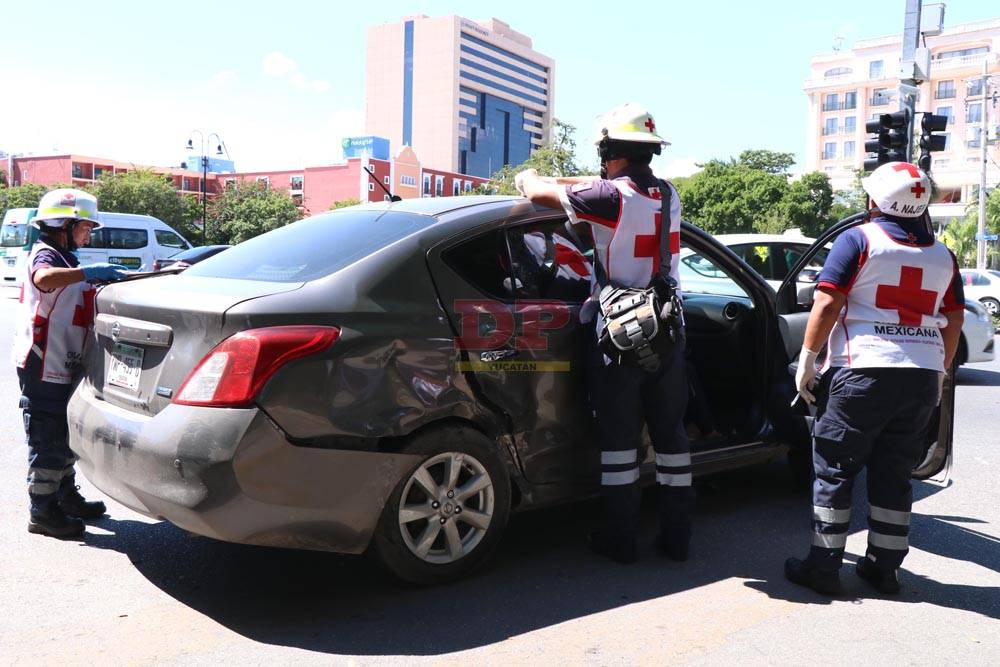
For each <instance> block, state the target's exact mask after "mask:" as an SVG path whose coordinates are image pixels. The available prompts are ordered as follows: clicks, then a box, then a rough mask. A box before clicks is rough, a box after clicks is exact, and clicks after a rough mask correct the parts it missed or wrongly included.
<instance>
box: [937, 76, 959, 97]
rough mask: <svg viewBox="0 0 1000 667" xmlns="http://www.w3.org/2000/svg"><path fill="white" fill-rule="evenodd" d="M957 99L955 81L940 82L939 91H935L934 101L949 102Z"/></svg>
mask: <svg viewBox="0 0 1000 667" xmlns="http://www.w3.org/2000/svg"><path fill="white" fill-rule="evenodd" d="M953 97H955V81H954V80H952V79H949V80H948V81H938V85H937V90H935V91H934V99H936V100H949V99H951V98H953Z"/></svg>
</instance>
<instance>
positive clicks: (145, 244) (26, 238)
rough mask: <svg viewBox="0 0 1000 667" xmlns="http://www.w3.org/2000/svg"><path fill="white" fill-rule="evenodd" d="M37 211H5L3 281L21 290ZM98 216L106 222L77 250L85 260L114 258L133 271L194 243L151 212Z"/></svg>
mask: <svg viewBox="0 0 1000 667" xmlns="http://www.w3.org/2000/svg"><path fill="white" fill-rule="evenodd" d="M34 215H35V209H33V208H13V209H10V210H8V211H7V212H6V213H5V214H4V218H3V226H2V227H0V279H2V280H0V282H2V284H3V286H4V287H9V288H17V289H18V291H19V289H20V287H21V276H22V275H24V273H23V272H24V262H25V261H26V260H27V258H28V253H30V252H31V245H32V244H33V243H34V242H35V239H36V238H38V230H37V229H35V228H34V227H32V226H31V224H30V223H31V218H33V217H34ZM98 219H99V220H100V221H101V224H102V225H103V226H102V227H101V228H100V229H96V230H94V232H93V233H92V234H91V236H90V244H89V245H88V246H85V247H83V248H80V249H79V250H78V251H77V256H78V257H79V258H80V263H81V264H93V263H95V262H111V263H113V264H121V265H122V266H125V267H127V268H128V269H129V270H131V271H152V270H153V262H154V261H155V260H158V259H166V258H167V257H170V256H171V255H175V254H177V253H179V252H181V251H182V250H187V249H189V248H190V247H191V244H190V243H188V241H187V239H185V238H184V237H183V236H181V235H180V234H178V233H177V232H176V231H174V230H173V229H171V228H170V226H169V225H167V223H165V222H163V221H162V220H158V219H157V218H154V217H152V216H149V215H137V214H134V213H99V214H98ZM11 294H12V291H8V295H11ZM16 295H17V294H16V293H13V296H16Z"/></svg>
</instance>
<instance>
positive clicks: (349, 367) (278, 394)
mask: <svg viewBox="0 0 1000 667" xmlns="http://www.w3.org/2000/svg"><path fill="white" fill-rule="evenodd" d="M564 222H565V217H564V216H563V215H562V214H561V213H559V212H557V211H548V210H540V209H536V208H535V207H533V206H531V205H530V204H528V203H527V202H526V201H525V200H523V199H519V198H507V197H457V198H441V199H423V200H409V201H404V202H398V203H392V204H372V205H365V206H360V207H354V208H350V209H343V210H341V211H336V212H332V213H329V214H324V215H320V216H315V217H313V218H309V219H306V220H303V221H300V222H298V223H295V224H293V225H290V226H288V227H285V228H281V229H278V230H275V231H274V232H270V233H268V234H265V235H263V236H261V237H257V238H256V239H252V240H251V241H248V242H246V243H243V244H240V245H238V246H235V247H233V248H232V249H230V250H228V251H227V252H225V253H222V254H220V255H217V256H215V257H212V258H210V259H208V260H206V261H204V262H202V263H200V264H198V265H196V266H193V267H191V268H190V269H187V270H186V271H184V272H183V273H181V274H178V275H162V276H154V277H149V278H145V279H142V280H135V281H129V282H123V283H119V284H115V285H110V286H107V287H105V288H104V289H103V290H102V291H101V292H100V294H99V295H98V297H97V301H96V308H97V314H96V320H95V324H94V329H93V332H92V338H91V341H90V344H89V345H88V350H87V352H86V355H85V356H86V358H85V364H86V370H85V376H84V379H83V380H82V382H81V383H80V385H79V386H78V387H77V389H76V391H75V393H74V395H73V398H72V400H71V402H70V407H69V419H70V431H71V436H70V440H71V447H72V449H73V450H74V452H75V453H76V454H77V455H78V456H79V457H80V464H79V465H80V466H81V469H82V470H83V472H84V473H85V474H86V476H87V477H88V478H89V479H90V480H91V481H92V482H93V483H94V484H95V485H96V486H97V487H98V488H100V489H102V490H103V491H104V492H106V493H107V494H108V495H110V496H111V497H113V498H115V499H116V500H118V501H120V502H121V503H122V504H124V505H126V506H128V507H130V508H132V509H134V510H136V511H139V512H141V513H143V514H146V515H148V516H152V517H157V518H162V519H166V520H168V521H170V522H172V523H174V524H176V525H178V526H180V527H181V528H184V529H186V530H188V531H191V532H193V533H197V534H200V535H206V536H209V537H214V538H217V539H222V540H227V541H233V542H241V543H248V544H259V545H271V546H282V547H295V548H308V549H319V550H328V551H336V552H342V553H361V552H364V551H366V550H368V549H369V548H370V547H371V546H372V545H373V543H374V545H375V547H376V551H378V552H379V554H380V555H381V556H382V557H383V562H386V564H387V565H388V566H389V568H390V570H392V571H393V572H395V573H396V574H397V575H399V576H402V577H403V578H405V579H409V580H411V581H418V582H430V581H441V580H444V579H448V578H453V577H455V576H461V575H463V574H465V573H466V572H468V570H469V569H471V568H472V567H474V566H475V565H477V564H479V563H480V562H482V561H483V560H484V559H485V558H486V557H487V556H488V555H489V552H490V551H491V550H492V548H493V547H494V546H495V545H496V542H497V541H498V540H499V537H500V534H501V533H502V530H503V526H504V524H505V523H506V520H507V516H508V513H509V511H510V510H511V509H524V508H530V507H538V506H542V505H547V504H552V503H557V502H566V501H571V500H574V499H579V498H582V497H586V496H588V495H592V494H593V493H595V492H596V490H597V486H596V484H597V480H598V474H597V470H598V469H599V454H598V452H599V447H598V443H597V442H596V439H595V436H594V433H595V429H594V428H593V424H592V414H591V411H590V408H589V406H588V403H587V396H586V391H585V383H584V379H583V376H584V373H585V359H586V348H587V344H588V340H589V338H590V337H591V336H592V331H591V330H590V325H583V324H580V322H579V317H578V315H579V309H580V306H581V304H582V302H583V300H584V299H585V298H586V296H587V294H588V293H589V264H588V259H587V258H588V254H587V249H586V248H576V247H575V246H573V245H572V243H571V242H570V241H569V237H568V236H567V235H565V234H564V233H563V232H562V231H561V230H562V229H563V227H562V225H563V223H564ZM682 241H683V243H684V244H685V245H686V246H687V247H689V248H691V249H692V250H693V251H694V252H697V253H699V254H700V255H701V256H702V257H704V258H705V261H707V262H710V263H711V264H712V265H713V266H714V267H715V268H716V269H717V270H718V271H720V272H721V273H724V274H725V275H726V276H727V277H728V279H729V280H728V281H725V282H730V281H731V282H733V283H735V284H737V285H738V286H739V288H740V292H741V293H740V294H724V293H723V294H712V293H691V294H688V293H686V294H685V309H686V312H687V330H688V340H689V345H690V347H691V357H692V364H693V365H694V367H695V368H696V369H697V371H698V373H699V374H700V376H701V380H702V384H703V385H704V393H705V394H706V396H707V401H708V407H709V408H710V409H711V411H712V412H713V414H714V417H715V420H716V423H717V424H718V425H719V431H720V432H721V435H718V436H713V437H711V438H703V439H696V440H694V441H693V445H692V451H693V462H694V468H695V473H696V474H704V473H707V472H713V471H718V470H724V469H729V468H734V467H739V466H744V465H749V464H753V463H759V462H762V461H766V460H768V459H770V458H773V457H775V456H778V455H783V454H784V453H785V452H786V451H787V450H788V447H789V446H797V447H807V446H808V428H807V426H806V423H805V420H804V419H803V418H802V417H797V416H795V415H793V414H792V413H791V411H790V410H789V408H788V405H789V402H790V401H791V398H792V397H793V396H794V389H793V387H792V383H791V376H790V375H789V373H788V362H789V359H791V358H794V357H795V355H796V353H797V350H798V347H799V346H800V345H801V337H802V331H803V329H804V323H805V317H806V315H807V313H806V312H803V311H802V309H801V307H799V306H798V305H797V304H796V303H795V302H796V299H795V297H794V289H795V286H794V285H792V286H791V288H790V290H789V291H790V292H791V293H792V297H791V298H790V299H786V300H785V303H786V305H787V307H786V308H785V310H786V311H787V312H782V306H781V303H782V302H781V300H780V297H779V298H776V295H775V291H774V289H773V288H772V287H770V286H769V285H768V284H767V282H766V281H765V280H764V279H763V278H761V277H760V276H759V275H757V274H756V273H755V272H754V271H753V270H752V269H750V268H749V266H747V265H746V264H745V263H744V262H742V260H740V259H739V258H738V257H737V256H736V255H734V254H733V253H732V252H730V251H729V250H727V249H726V248H725V247H723V246H721V245H720V244H718V243H716V242H715V241H714V240H713V239H712V238H711V237H710V236H709V235H707V234H705V233H704V232H701V231H700V230H698V229H697V228H694V227H691V226H689V225H685V227H684V230H683V232H682ZM827 242H829V237H828V236H825V237H824V238H823V239H820V241H819V242H818V243H819V244H821V245H822V244H825V243H827ZM808 259H809V258H808V257H804V259H803V261H808ZM793 275H794V274H793ZM324 336H325V337H324ZM275 341H277V342H275ZM317 341H320V342H319V343H317ZM310 346H311V347H310ZM241 360H242V361H241ZM244 362H245V363H244ZM241 363H243V364H244V366H245V368H244V367H241V366H240V364H241ZM234 364H235V365H234ZM241 368H242V370H241ZM241 373H242V375H241ZM227 391H228V392H231V393H226V392H227ZM950 400H952V398H951V394H950V391H949V392H946V396H945V400H944V401H943V403H942V405H943V411H942V414H941V417H940V419H939V420H938V421H936V422H935V424H936V426H937V430H936V431H935V432H934V433H933V434H929V435H928V445H929V448H928V451H929V454H928V461H927V462H925V465H924V466H922V470H921V471H920V474H921V476H928V475H931V474H935V473H936V472H937V471H939V470H940V469H941V468H942V467H943V465H944V461H946V460H947V456H948V451H949V448H950V437H951V434H950V424H951V422H950V419H951V412H950V403H949V401H950ZM934 443H936V444H934ZM647 468H649V470H647V472H649V471H651V465H648V466H647ZM463 512H464V514H463Z"/></svg>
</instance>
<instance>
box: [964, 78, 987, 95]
mask: <svg viewBox="0 0 1000 667" xmlns="http://www.w3.org/2000/svg"><path fill="white" fill-rule="evenodd" d="M982 94H983V80H982V78H979V79H973V80H972V81H970V82H969V83H968V84H967V87H966V90H965V96H966V97H980V96H981V95H982Z"/></svg>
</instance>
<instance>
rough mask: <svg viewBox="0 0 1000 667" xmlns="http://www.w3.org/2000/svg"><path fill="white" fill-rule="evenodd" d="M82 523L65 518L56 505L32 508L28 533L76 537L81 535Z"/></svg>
mask: <svg viewBox="0 0 1000 667" xmlns="http://www.w3.org/2000/svg"><path fill="white" fill-rule="evenodd" d="M83 530H84V525H83V521H81V520H80V519H77V518H75V517H71V516H66V513H65V512H63V511H62V509H61V508H60V507H59V505H58V504H57V503H51V504H50V505H48V506H47V507H32V508H31V520H30V521H29V522H28V532H29V533H35V534H37V535H48V536H49V537H78V536H79V535H82V534H83Z"/></svg>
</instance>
